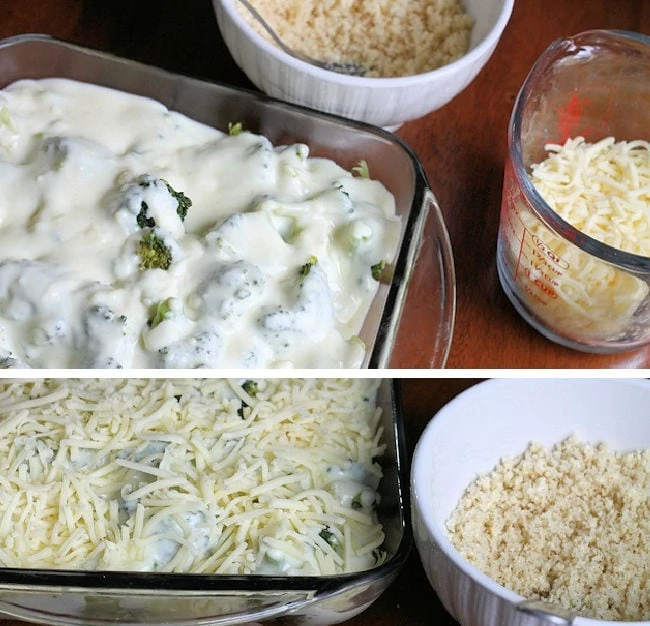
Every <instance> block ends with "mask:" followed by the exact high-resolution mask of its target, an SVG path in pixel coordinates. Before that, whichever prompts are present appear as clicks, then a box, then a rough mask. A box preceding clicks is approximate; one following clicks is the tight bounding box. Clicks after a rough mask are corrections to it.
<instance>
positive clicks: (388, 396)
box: [0, 379, 413, 626]
mask: <svg viewBox="0 0 650 626" xmlns="http://www.w3.org/2000/svg"><path fill="white" fill-rule="evenodd" d="M377 403H378V406H380V407H381V408H382V422H381V425H382V427H383V440H384V443H385V444H386V451H385V454H384V455H383V457H382V458H381V459H379V461H380V463H381V465H382V469H383V478H382V480H381V482H380V485H379V489H378V492H379V495H380V504H379V505H378V509H377V513H378V516H379V520H380V521H381V523H382V525H383V529H384V533H385V542H384V545H383V546H382V548H383V549H384V550H386V552H387V557H386V560H385V562H384V563H383V564H381V565H379V566H376V567H374V568H372V569H370V570H365V571H361V572H355V573H350V574H344V575H338V576H312V577H297V576H294V577H291V576H285V577H280V576H267V575H261V574H260V575H249V576H230V575H214V574H213V575H206V574H175V573H173V574H170V573H162V572H101V571H69V570H66V571H64V570H36V569H33V570H32V569H11V568H0V614H5V616H8V617H12V618H18V619H22V620H29V621H35V622H41V623H49V624H62V625H63V624H92V625H101V624H116V623H118V624H132V625H134V626H135V625H136V624H138V625H142V624H160V623H165V624H173V625H174V626H183V625H187V626H197V625H208V624H210V625H215V626H223V625H226V624H228V625H230V624H248V623H250V622H269V623H273V622H274V621H275V622H276V623H282V624H301V623H305V622H308V623H309V624H311V625H319V624H321V625H325V624H336V623H339V622H341V621H343V620H346V619H349V618H351V617H353V616H354V615H357V614H358V613H360V612H362V611H363V610H364V609H366V608H367V607H368V606H369V605H370V604H371V603H372V602H373V601H374V600H375V599H377V597H379V595H380V594H381V593H382V592H383V591H384V590H385V589H386V588H387V587H388V585H390V584H391V582H392V581H393V580H394V579H395V578H396V576H397V573H398V571H399V569H400V567H401V566H402V565H403V563H404V562H405V560H406V558H407V556H408V554H409V551H410V550H411V546H412V540H413V539H412V530H411V523H410V508H409V504H410V503H409V496H408V466H407V461H406V447H405V439H404V433H403V424H402V409H401V400H400V393H399V384H398V382H396V381H394V380H390V379H383V380H382V381H381V385H380V388H379V392H378V398H377Z"/></svg>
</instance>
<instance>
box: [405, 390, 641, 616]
mask: <svg viewBox="0 0 650 626" xmlns="http://www.w3.org/2000/svg"><path fill="white" fill-rule="evenodd" d="M649 406H650V383H648V382H647V381H645V380H622V379H528V380H526V379H497V380H488V381H485V382H483V383H479V384H478V385H476V386H473V387H471V388H469V389H468V390H467V391H464V392H463V393H461V394H459V395H458V396H457V397H456V398H455V399H454V400H452V401H451V402H450V403H449V404H447V405H446V406H445V407H443V408H442V409H441V410H440V411H439V412H438V413H437V414H436V415H435V417H434V418H433V419H432V420H431V422H430V423H429V424H428V425H427V427H426V429H425V431H424V433H423V435H422V437H421V438H420V440H419V442H418V444H417V446H416V449H415V453H414V457H413V464H412V468H411V491H412V509H413V525H414V531H415V543H416V546H417V549H418V551H419V553H420V557H421V560H422V564H423V566H424V569H425V571H426V574H427V577H428V578H429V581H430V583H431V585H432V587H433V588H434V590H435V591H436V593H437V594H438V596H439V598H440V600H441V602H442V603H443V605H444V607H445V608H446V609H447V611H448V612H449V613H451V615H452V616H453V617H454V618H455V619H456V620H458V621H459V622H460V623H461V624H462V626H542V625H548V624H568V623H570V622H569V620H568V619H566V618H565V616H562V615H561V614H558V615H554V612H553V610H550V611H547V610H546V609H549V608H550V607H544V606H539V605H533V606H532V607H531V606H529V605H527V604H525V603H524V604H523V605H522V604H521V603H522V602H523V601H524V598H522V597H521V596H519V595H517V594H515V593H513V592H511V591H509V590H507V589H505V588H504V587H502V586H501V585H499V584H497V583H496V582H494V581H493V580H491V579H490V578H488V577H487V576H485V575H484V574H482V573H481V572H480V571H479V570H478V569H476V568H475V567H473V566H472V565H471V564H470V563H469V562H468V561H467V560H466V559H465V558H463V557H462V556H461V555H460V554H459V553H458V552H457V551H456V550H455V548H454V547H453V546H452V544H451V542H450V541H449V539H448V538H447V536H446V534H445V531H444V524H445V522H446V520H447V519H448V518H449V516H450V514H451V512H452V510H453V509H454V508H455V507H456V504H457V503H458V500H459V498H460V497H461V495H462V493H463V492H464V490H465V488H466V487H467V485H468V484H469V483H470V482H471V481H472V480H473V479H474V478H475V476H476V475H477V474H483V473H486V472H489V471H490V470H491V469H492V468H493V467H494V466H495V465H496V463H497V461H498V460H499V459H500V458H502V457H504V456H510V457H514V456H517V455H519V454H520V453H522V452H523V451H524V449H525V448H526V446H527V445H528V444H529V443H530V442H531V441H538V442H540V443H542V444H544V445H549V446H550V445H553V444H554V443H557V442H559V441H561V440H562V439H565V438H566V437H568V436H569V435H571V434H575V435H576V436H577V437H578V438H579V439H581V440H583V441H589V442H592V443H596V442H598V441H604V442H606V443H607V444H608V445H609V446H610V447H611V448H612V449H614V450H620V451H627V450H632V449H639V448H648V447H650V411H649V410H648V407H649ZM573 624H574V626H613V625H614V624H618V625H619V626H620V624H622V622H611V621H605V620H595V619H588V618H584V617H575V619H574V621H573ZM624 624H625V626H633V624H637V625H640V624H643V625H644V626H649V625H650V621H648V622H624Z"/></svg>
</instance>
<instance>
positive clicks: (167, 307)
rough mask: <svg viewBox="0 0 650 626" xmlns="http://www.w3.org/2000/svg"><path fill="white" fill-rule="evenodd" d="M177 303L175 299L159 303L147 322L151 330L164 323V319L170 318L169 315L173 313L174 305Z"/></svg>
mask: <svg viewBox="0 0 650 626" xmlns="http://www.w3.org/2000/svg"><path fill="white" fill-rule="evenodd" d="M174 302H175V298H167V299H166V300H162V301H161V302H159V303H158V304H157V305H156V306H155V308H154V312H153V315H152V316H151V317H150V318H149V320H148V321H147V325H148V326H149V328H155V327H156V326H158V324H160V322H162V321H163V320H164V319H166V318H167V317H169V315H170V314H171V313H172V311H173V303H174Z"/></svg>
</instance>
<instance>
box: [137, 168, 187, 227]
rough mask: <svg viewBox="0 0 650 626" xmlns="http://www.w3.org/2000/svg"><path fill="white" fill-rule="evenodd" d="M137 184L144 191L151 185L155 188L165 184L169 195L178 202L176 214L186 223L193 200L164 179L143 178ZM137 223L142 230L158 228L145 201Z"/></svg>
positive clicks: (141, 205) (141, 206)
mask: <svg viewBox="0 0 650 626" xmlns="http://www.w3.org/2000/svg"><path fill="white" fill-rule="evenodd" d="M137 182H138V185H139V186H140V187H142V188H143V189H146V188H147V187H150V186H151V185H154V186H155V185H157V184H159V183H163V184H164V185H165V187H166V188H167V191H168V192H169V195H170V196H172V198H174V200H176V203H177V205H176V214H177V215H178V217H180V219H181V222H184V221H185V218H186V217H187V212H188V210H189V209H190V207H191V206H192V200H190V198H188V197H187V196H186V195H185V194H184V193H183V192H182V191H176V190H175V189H174V188H173V187H172V186H171V185H170V184H169V183H168V182H167V181H166V180H165V179H164V178H160V179H156V178H152V177H151V176H141V177H140V178H139V179H138V181H137ZM136 221H137V223H138V226H139V227H140V228H153V227H154V226H156V221H155V220H154V218H153V217H150V216H149V205H148V204H147V203H146V202H145V201H144V200H142V202H141V203H140V212H139V213H138V215H137V216H136Z"/></svg>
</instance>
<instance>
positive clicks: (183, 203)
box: [161, 179, 192, 222]
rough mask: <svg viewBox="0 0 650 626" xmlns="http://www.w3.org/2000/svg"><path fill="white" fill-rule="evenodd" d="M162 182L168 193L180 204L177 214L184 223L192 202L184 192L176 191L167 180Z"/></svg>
mask: <svg viewBox="0 0 650 626" xmlns="http://www.w3.org/2000/svg"><path fill="white" fill-rule="evenodd" d="M161 180H162V181H163V183H165V185H166V186H167V191H169V193H170V194H171V195H172V196H173V197H174V198H175V199H176V202H178V206H177V207H176V213H177V214H178V217H180V218H181V222H184V221H185V217H186V216H187V212H188V210H189V209H190V207H191V206H192V201H191V200H190V199H189V198H188V197H187V196H186V195H185V194H184V193H183V192H182V191H175V190H174V189H173V188H172V186H171V185H170V184H169V183H168V182H167V181H166V180H165V179H161Z"/></svg>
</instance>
